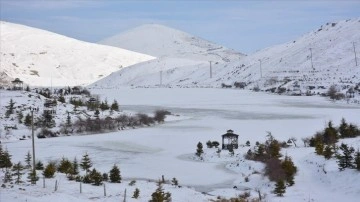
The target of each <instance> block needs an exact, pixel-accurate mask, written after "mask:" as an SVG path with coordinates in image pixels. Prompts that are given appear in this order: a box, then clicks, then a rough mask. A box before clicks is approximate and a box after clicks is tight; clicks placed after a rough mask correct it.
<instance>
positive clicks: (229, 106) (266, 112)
mask: <svg viewBox="0 0 360 202" xmlns="http://www.w3.org/2000/svg"><path fill="white" fill-rule="evenodd" d="M94 93H95V94H99V95H100V96H101V98H103V99H104V98H107V100H108V101H109V102H112V100H113V99H116V100H117V101H118V102H119V104H120V108H121V109H123V110H132V111H137V112H144V113H151V112H153V111H154V110H156V109H167V110H169V111H171V112H172V113H173V114H177V115H180V117H184V119H182V120H178V121H170V122H166V123H165V124H161V125H156V126H152V127H148V128H139V129H133V130H124V131H119V132H113V133H106V134H97V135H88V136H73V137H61V138H52V139H39V140H36V158H37V159H41V160H43V161H45V162H46V161H48V160H51V159H60V158H61V157H62V156H65V157H68V158H70V159H73V158H74V157H75V156H76V157H77V159H78V160H80V159H81V156H82V155H83V154H84V153H85V152H87V153H88V154H89V155H90V157H91V159H92V160H93V162H94V167H96V168H97V169H99V170H101V171H103V172H106V171H109V170H110V168H111V166H112V165H113V164H114V163H116V164H118V165H119V166H120V169H121V173H122V176H123V177H124V178H144V179H154V180H157V179H159V178H160V177H161V175H165V177H166V178H168V179H169V178H173V177H176V178H177V179H178V180H179V181H180V183H181V184H183V185H191V186H195V187H198V188H199V190H208V189H207V188H221V187H229V186H231V185H232V183H233V182H234V181H235V180H236V179H237V178H239V177H241V176H239V174H237V173H235V172H232V171H229V170H226V169H225V168H224V165H223V164H222V163H207V162H205V163H204V162H194V161H191V160H189V159H184V158H183V157H184V156H187V155H191V154H194V153H195V150H196V144H197V143H198V142H199V141H201V142H202V143H203V144H204V146H205V142H206V141H208V140H212V141H215V140H216V141H219V142H221V135H222V134H224V133H225V132H226V130H227V129H232V130H234V132H235V133H237V134H239V135H240V137H239V143H240V144H245V142H246V141H247V140H249V141H250V142H251V143H254V142H255V141H263V140H264V139H265V136H266V134H267V131H269V132H271V133H272V134H273V135H274V136H275V137H276V138H278V139H279V140H285V141H286V140H287V139H288V138H290V137H296V138H297V139H298V144H299V145H302V142H301V138H302V137H309V136H311V135H313V134H314V133H315V132H316V131H318V130H321V129H322V128H323V127H324V126H325V124H326V122H327V121H330V120H332V121H333V122H334V124H335V125H338V124H339V122H340V119H341V118H342V117H344V118H345V119H346V120H347V121H349V122H353V123H356V124H358V125H359V124H360V120H359V115H360V107H359V106H353V105H347V104H337V103H333V102H331V101H329V100H327V99H326V98H322V97H286V96H277V95H271V94H264V93H254V92H250V91H240V90H229V89H186V88H183V89H159V88H147V89H140V88H137V89H129V88H123V89H107V90H106V89H105V90H94ZM6 147H7V148H8V149H9V151H10V152H11V154H13V159H14V160H15V161H18V160H23V159H24V157H25V154H26V153H27V151H30V150H31V141H18V142H11V143H6ZM241 152H242V151H237V153H241Z"/></svg>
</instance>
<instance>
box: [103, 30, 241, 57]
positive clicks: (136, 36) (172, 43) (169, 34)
mask: <svg viewBox="0 0 360 202" xmlns="http://www.w3.org/2000/svg"><path fill="white" fill-rule="evenodd" d="M99 43H101V44H105V45H110V46H116V47H120V48H125V49H128V50H132V51H136V52H139V53H144V54H148V55H152V56H155V57H176V58H187V59H193V60H206V61H210V60H211V61H231V60H238V59H240V58H242V57H243V56H244V55H243V54H241V53H238V52H236V51H234V50H231V49H228V48H225V47H223V46H221V45H217V44H214V43H212V42H209V41H206V40H204V39H201V38H199V37H195V36H192V35H190V34H188V33H185V32H182V31H179V30H176V29H173V28H170V27H166V26H163V25H158V24H146V25H142V26H139V27H136V28H134V29H132V30H129V31H127V32H124V33H121V34H119V35H116V36H113V37H110V38H107V39H104V40H102V41H100V42H99Z"/></svg>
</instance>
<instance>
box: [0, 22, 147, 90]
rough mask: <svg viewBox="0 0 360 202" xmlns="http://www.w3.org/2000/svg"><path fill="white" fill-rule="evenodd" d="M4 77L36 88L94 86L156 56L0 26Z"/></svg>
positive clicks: (0, 48)
mask: <svg viewBox="0 0 360 202" xmlns="http://www.w3.org/2000/svg"><path fill="white" fill-rule="evenodd" d="M0 34H1V37H0V38H1V46H0V53H1V54H0V57H1V58H0V59H1V64H0V75H1V80H2V82H3V83H6V82H8V81H9V80H11V79H13V78H20V79H21V80H23V81H24V82H25V83H27V84H30V85H32V86H50V85H58V86H65V85H81V84H89V83H92V82H94V81H96V80H98V79H99V78H102V77H105V76H107V75H109V74H110V73H111V72H114V71H117V70H119V69H121V68H123V67H126V66H129V65H133V64H136V63H139V62H144V61H147V60H151V59H154V57H152V56H148V55H144V54H140V53H136V52H132V51H128V50H124V49H120V48H115V47H109V46H104V45H98V44H92V43H87V42H82V41H79V40H75V39H72V38H68V37H65V36H62V35H58V34H55V33H51V32H47V31H44V30H40V29H35V28H31V27H27V26H23V25H18V24H13V23H8V22H0Z"/></svg>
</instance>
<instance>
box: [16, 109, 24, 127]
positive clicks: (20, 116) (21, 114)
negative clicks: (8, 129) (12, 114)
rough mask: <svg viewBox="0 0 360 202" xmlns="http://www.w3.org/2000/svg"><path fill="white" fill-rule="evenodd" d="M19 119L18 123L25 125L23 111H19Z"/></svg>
mask: <svg viewBox="0 0 360 202" xmlns="http://www.w3.org/2000/svg"><path fill="white" fill-rule="evenodd" d="M17 118H18V122H19V123H20V124H21V123H23V122H22V119H23V118H24V114H23V113H22V111H19V112H18V114H17Z"/></svg>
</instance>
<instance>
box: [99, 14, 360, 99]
mask: <svg viewBox="0 0 360 202" xmlns="http://www.w3.org/2000/svg"><path fill="white" fill-rule="evenodd" d="M359 41H360V18H359V19H352V20H346V21H340V22H338V23H328V24H326V25H323V26H321V28H319V29H318V30H316V31H312V32H310V33H307V34H305V35H303V36H302V37H300V38H298V39H296V40H294V41H291V42H288V43H285V44H280V45H277V46H273V47H269V48H266V49H264V50H261V51H259V52H256V53H254V54H252V55H249V56H246V57H243V58H242V59H240V60H238V61H232V62H229V63H227V62H215V63H213V65H212V70H213V73H212V78H210V73H209V63H208V62H207V63H205V62H204V63H201V64H196V65H192V66H188V68H178V66H181V64H180V63H177V64H176V66H175V65H168V64H167V63H164V65H163V66H164V68H163V69H158V70H157V72H154V71H156V70H153V71H151V72H149V71H148V68H147V67H146V64H147V63H143V64H139V65H134V66H131V67H130V68H127V69H123V70H121V71H119V72H116V73H113V74H112V75H111V76H110V77H108V78H104V79H102V80H100V81H99V82H97V83H96V86H97V87H101V86H108V87H110V86H112V87H116V86H118V85H138V86H149V85H150V86H151V85H157V84H159V83H160V80H159V75H160V71H161V70H162V71H166V72H164V73H163V75H162V84H163V85H167V86H180V87H181V86H182V87H184V86H192V87H197V86H208V87H219V86H221V84H222V83H225V84H228V85H232V84H233V83H234V82H246V83H247V84H248V88H253V87H254V86H259V87H260V88H261V89H264V90H265V89H269V88H274V87H284V88H287V90H294V86H300V90H303V92H304V91H306V90H307V89H308V88H309V87H310V86H312V87H313V86H315V88H323V87H325V88H326V87H328V86H330V85H332V84H339V85H344V86H347V87H349V86H354V85H355V84H357V83H359V82H360V64H359V63H360V53H359V50H360V44H359V43H357V44H355V46H356V52H357V60H358V66H356V65H355V59H354V48H353V42H359ZM310 48H311V51H310ZM311 53H312V55H311ZM311 60H312V64H311ZM260 61H261V62H260ZM152 62H154V61H152ZM260 63H261V71H260ZM130 69H132V70H134V71H135V70H136V71H137V72H142V74H141V75H137V74H132V73H131V70H130ZM115 75H117V76H116V78H127V81H128V82H127V83H123V82H118V80H114V79H113V78H114V77H115ZM130 78H131V79H130ZM105 84H106V85H105ZM93 86H95V85H93ZM297 88H299V87H297Z"/></svg>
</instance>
